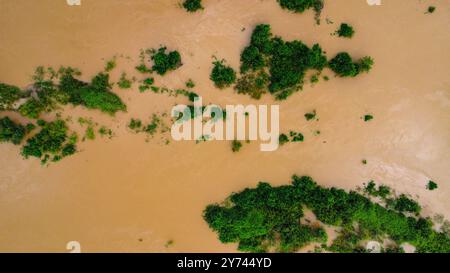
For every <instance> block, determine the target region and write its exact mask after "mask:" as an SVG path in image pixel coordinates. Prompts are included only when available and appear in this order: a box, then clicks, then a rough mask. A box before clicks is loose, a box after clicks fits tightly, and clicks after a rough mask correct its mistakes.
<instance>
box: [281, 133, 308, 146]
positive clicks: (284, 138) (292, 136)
mask: <svg viewBox="0 0 450 273" xmlns="http://www.w3.org/2000/svg"><path fill="white" fill-rule="evenodd" d="M304 140H305V137H304V136H303V134H302V133H299V132H294V131H290V132H289V136H288V135H286V134H280V136H279V137H278V143H279V144H280V146H282V145H284V144H286V143H289V142H303V141H304Z"/></svg>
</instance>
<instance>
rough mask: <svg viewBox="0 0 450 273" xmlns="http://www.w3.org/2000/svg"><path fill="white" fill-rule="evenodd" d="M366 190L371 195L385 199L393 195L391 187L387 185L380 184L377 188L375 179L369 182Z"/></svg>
mask: <svg viewBox="0 0 450 273" xmlns="http://www.w3.org/2000/svg"><path fill="white" fill-rule="evenodd" d="M364 192H365V193H367V194H368V195H369V196H373V197H380V198H382V199H383V200H386V199H387V198H388V196H389V195H391V193H392V191H391V188H390V187H388V186H385V185H380V186H378V189H377V187H376V184H375V182H374V181H370V182H369V183H368V184H367V186H366V187H365V188H364Z"/></svg>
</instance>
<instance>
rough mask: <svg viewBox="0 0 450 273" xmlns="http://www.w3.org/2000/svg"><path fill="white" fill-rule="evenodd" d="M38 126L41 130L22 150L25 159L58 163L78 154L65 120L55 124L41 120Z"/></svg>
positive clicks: (54, 122)
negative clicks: (34, 158)
mask: <svg viewBox="0 0 450 273" xmlns="http://www.w3.org/2000/svg"><path fill="white" fill-rule="evenodd" d="M38 125H39V126H40V127H41V130H40V131H39V132H38V133H37V134H36V135H35V136H33V137H32V138H30V139H28V140H27V143H26V144H25V145H24V146H23V148H22V155H23V156H24V157H25V158H28V157H36V158H39V159H40V160H41V162H42V163H43V164H45V163H47V162H48V160H50V159H51V160H52V161H54V162H56V161H59V160H61V159H62V158H64V157H67V156H70V155H72V154H74V153H75V152H76V146H75V144H76V143H73V141H70V140H71V139H70V138H69V137H68V128H67V125H66V123H65V122H64V121H63V120H56V121H53V122H45V121H42V120H40V121H39V122H38Z"/></svg>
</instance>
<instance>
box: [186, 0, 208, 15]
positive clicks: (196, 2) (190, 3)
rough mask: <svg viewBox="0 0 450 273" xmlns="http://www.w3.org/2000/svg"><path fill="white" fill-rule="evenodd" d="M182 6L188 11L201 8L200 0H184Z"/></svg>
mask: <svg viewBox="0 0 450 273" xmlns="http://www.w3.org/2000/svg"><path fill="white" fill-rule="evenodd" d="M183 7H184V8H185V9H186V10H187V11H189V12H196V11H197V10H200V9H203V6H202V0H185V1H184V2H183Z"/></svg>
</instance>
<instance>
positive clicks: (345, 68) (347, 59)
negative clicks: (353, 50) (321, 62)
mask: <svg viewBox="0 0 450 273" xmlns="http://www.w3.org/2000/svg"><path fill="white" fill-rule="evenodd" d="M373 64H374V61H373V59H372V58H371V57H369V56H366V57H363V58H361V59H360V60H359V61H358V62H356V63H355V62H353V59H352V57H351V56H350V55H349V54H348V53H347V52H341V53H338V54H337V55H336V57H334V58H333V59H332V60H331V61H330V62H329V63H328V65H329V67H330V68H331V70H333V71H334V72H335V73H336V74H337V75H338V76H339V77H356V76H357V75H358V74H360V73H362V72H369V71H370V70H371V69H372V66H373Z"/></svg>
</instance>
